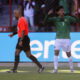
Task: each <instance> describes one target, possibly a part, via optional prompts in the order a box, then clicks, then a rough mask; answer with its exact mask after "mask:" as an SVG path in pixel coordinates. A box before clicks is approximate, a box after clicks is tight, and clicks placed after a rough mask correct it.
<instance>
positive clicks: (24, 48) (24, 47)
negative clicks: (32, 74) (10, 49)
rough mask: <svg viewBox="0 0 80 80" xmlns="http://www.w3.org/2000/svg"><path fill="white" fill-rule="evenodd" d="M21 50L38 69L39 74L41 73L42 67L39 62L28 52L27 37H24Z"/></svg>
mask: <svg viewBox="0 0 80 80" xmlns="http://www.w3.org/2000/svg"><path fill="white" fill-rule="evenodd" d="M23 50H24V52H25V53H26V56H27V57H28V58H29V59H31V60H32V61H33V62H34V63H35V64H36V65H37V66H38V67H39V72H42V71H43V69H44V67H43V66H42V65H41V64H40V62H39V61H38V60H37V59H36V58H35V57H34V56H33V55H32V54H31V50H30V39H29V37H28V36H27V37H25V39H24V41H23Z"/></svg>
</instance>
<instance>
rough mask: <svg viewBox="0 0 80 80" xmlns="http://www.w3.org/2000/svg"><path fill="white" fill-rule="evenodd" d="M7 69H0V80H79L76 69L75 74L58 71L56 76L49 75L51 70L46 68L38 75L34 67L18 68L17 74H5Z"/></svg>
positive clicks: (78, 73)
mask: <svg viewBox="0 0 80 80" xmlns="http://www.w3.org/2000/svg"><path fill="white" fill-rule="evenodd" d="M9 69H10V68H9V67H0V80H80V69H79V68H77V69H76V70H75V73H70V70H69V69H67V70H64V69H62V70H61V69H59V73H58V74H51V73H50V72H51V71H52V69H53V68H46V69H45V70H44V72H42V73H40V74H39V73H38V72H37V68H36V67H33V68H32V67H26V68H22V67H20V68H19V69H18V73H15V74H13V73H6V71H8V70H9Z"/></svg>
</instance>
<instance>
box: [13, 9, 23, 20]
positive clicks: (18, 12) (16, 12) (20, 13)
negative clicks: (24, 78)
mask: <svg viewBox="0 0 80 80" xmlns="http://www.w3.org/2000/svg"><path fill="white" fill-rule="evenodd" d="M21 16H22V12H21V10H20V9H16V10H14V17H15V18H16V19H19V17H21Z"/></svg>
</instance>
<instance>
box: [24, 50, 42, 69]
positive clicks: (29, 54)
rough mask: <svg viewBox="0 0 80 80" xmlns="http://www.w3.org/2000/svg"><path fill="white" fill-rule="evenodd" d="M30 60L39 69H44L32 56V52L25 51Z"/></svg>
mask: <svg viewBox="0 0 80 80" xmlns="http://www.w3.org/2000/svg"><path fill="white" fill-rule="evenodd" d="M25 53H26V55H27V57H28V58H30V59H31V60H32V61H33V62H34V63H35V64H36V65H37V66H38V67H39V68H42V65H41V64H40V63H39V62H38V60H37V59H36V58H35V57H34V56H33V55H32V54H31V51H25Z"/></svg>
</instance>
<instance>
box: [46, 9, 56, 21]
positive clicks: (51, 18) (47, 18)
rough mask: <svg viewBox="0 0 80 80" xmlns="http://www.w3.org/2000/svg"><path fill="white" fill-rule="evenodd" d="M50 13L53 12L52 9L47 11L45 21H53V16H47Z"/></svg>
mask: <svg viewBox="0 0 80 80" xmlns="http://www.w3.org/2000/svg"><path fill="white" fill-rule="evenodd" d="M52 13H53V10H52V9H51V10H50V11H49V12H48V14H47V15H46V17H45V22H53V21H55V17H49V15H50V14H52Z"/></svg>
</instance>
